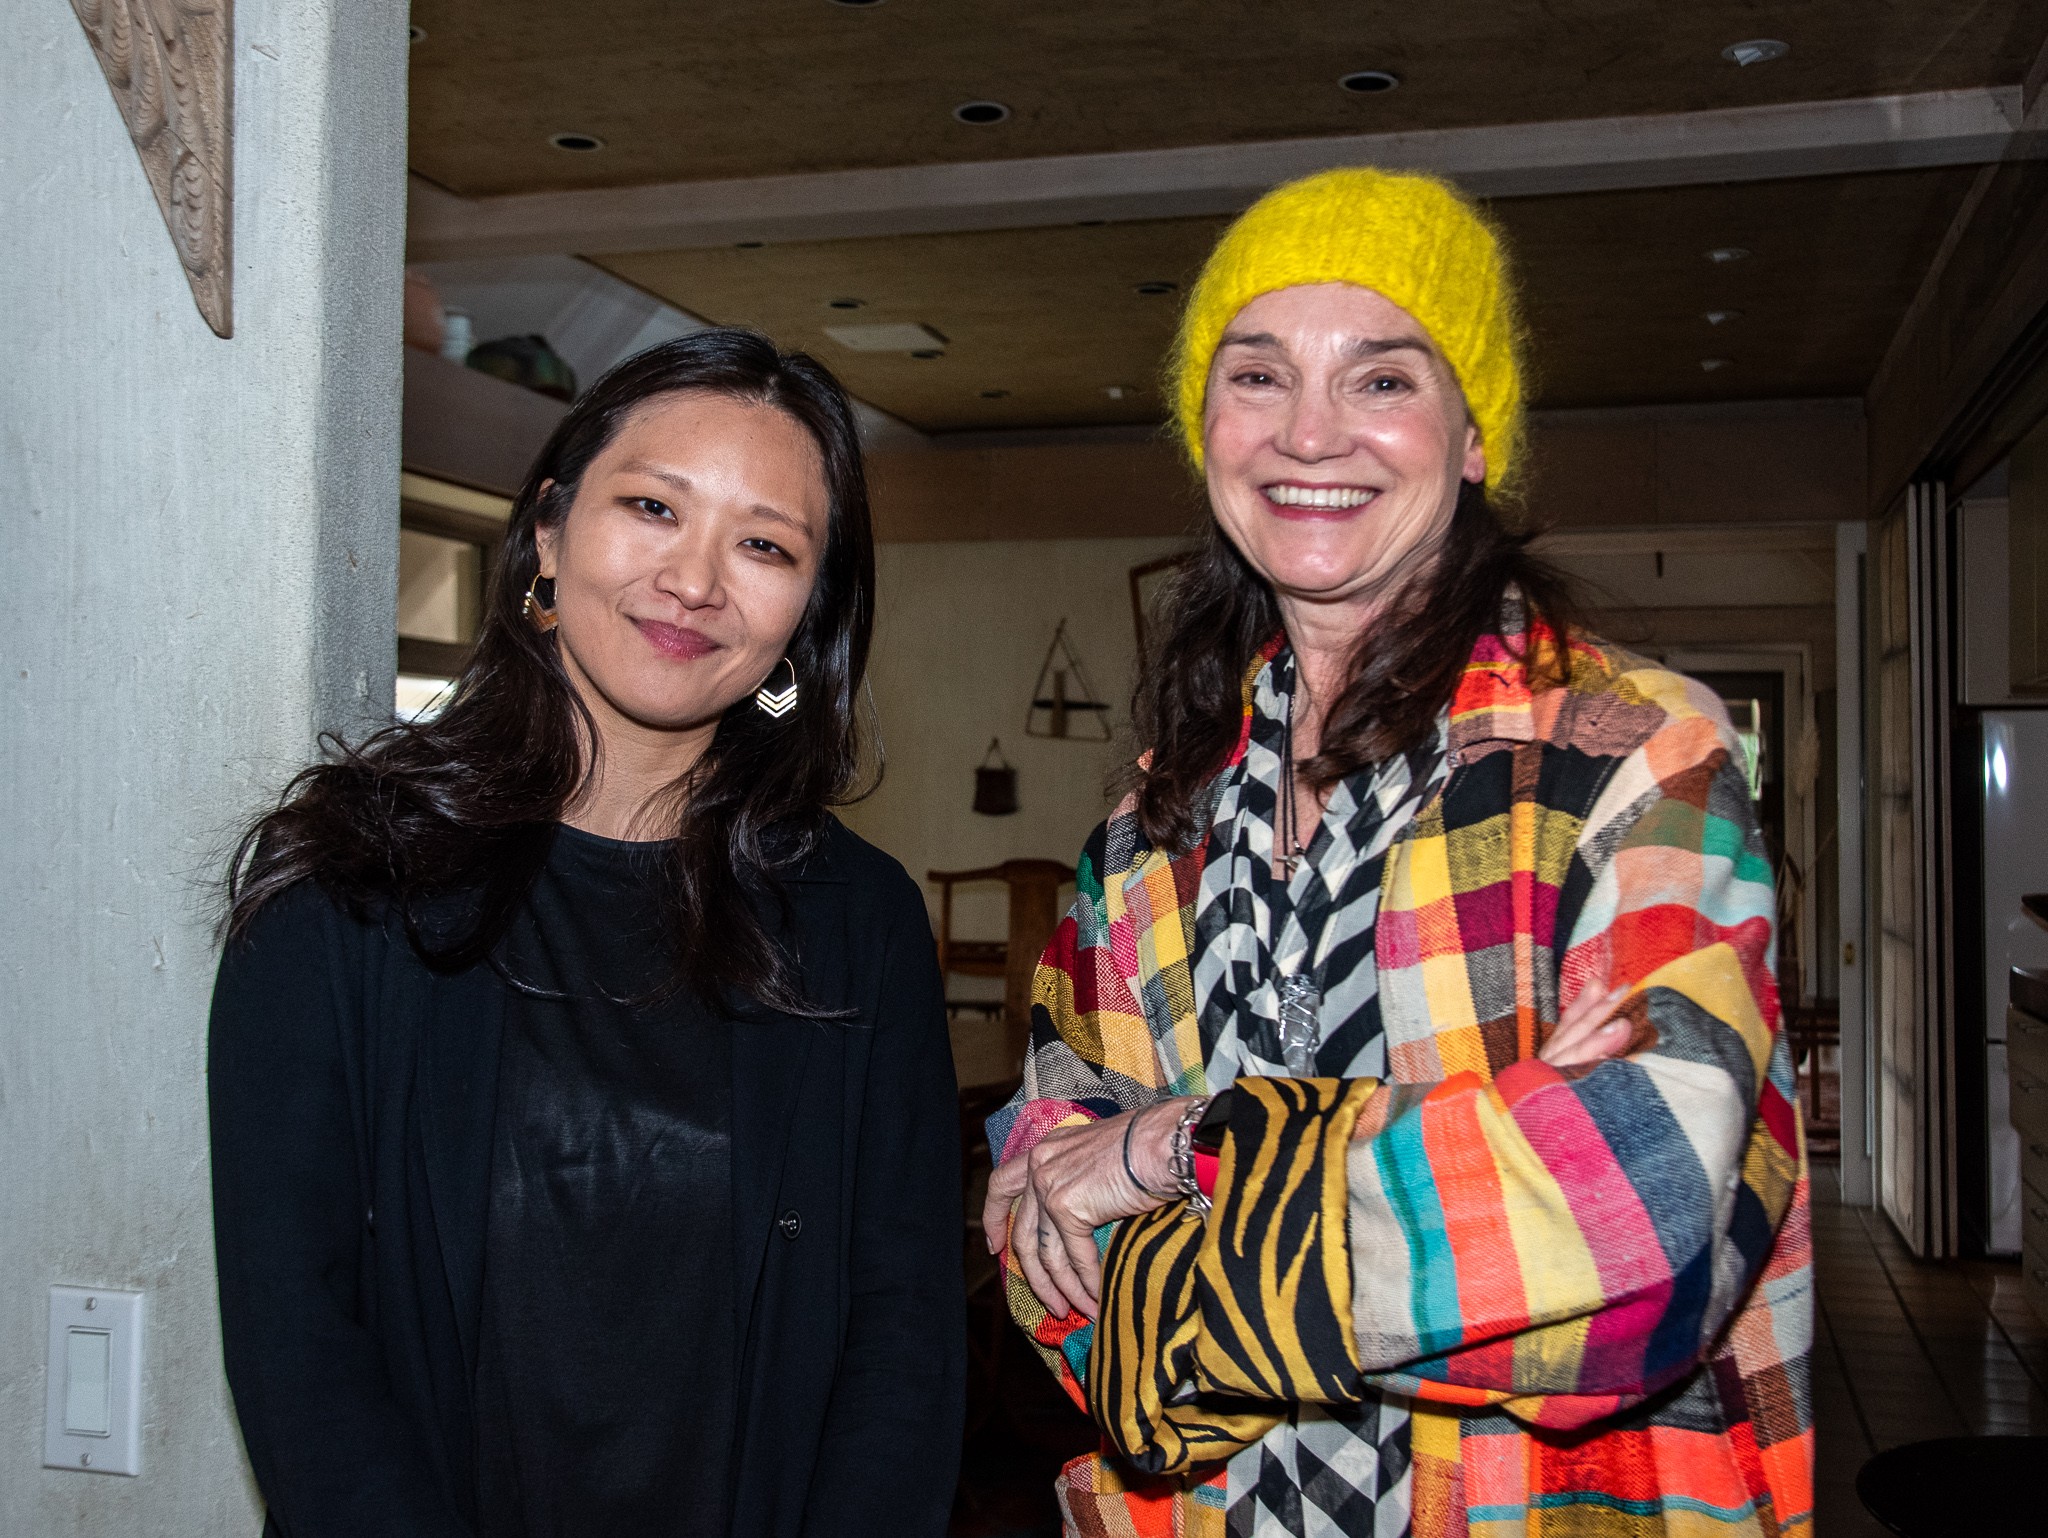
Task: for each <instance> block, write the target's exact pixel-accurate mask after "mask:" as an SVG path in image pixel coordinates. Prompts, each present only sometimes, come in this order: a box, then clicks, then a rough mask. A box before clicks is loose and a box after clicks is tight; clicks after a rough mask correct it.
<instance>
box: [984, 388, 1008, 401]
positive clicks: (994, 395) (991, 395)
mask: <svg viewBox="0 0 2048 1538" xmlns="http://www.w3.org/2000/svg"><path fill="white" fill-rule="evenodd" d="M1009 393H1010V392H1009V391H1008V390H983V391H982V392H981V398H982V399H983V400H985V401H999V400H1001V399H1002V398H1003V397H1004V396H1006V395H1008V394H1009Z"/></svg>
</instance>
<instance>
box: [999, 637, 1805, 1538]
mask: <svg viewBox="0 0 2048 1538" xmlns="http://www.w3.org/2000/svg"><path fill="white" fill-rule="evenodd" d="M1521 653H1522V644H1521V638H1518V637H1507V638H1503V637H1499V636H1489V637H1486V638H1483V639H1482V641H1481V643H1480V645H1479V646H1478V648H1477V649H1476V650H1475V652H1474V654H1473V657H1472V659H1471V661H1470V663H1469V664H1468V666H1467V668H1466V671H1465V676H1464V678H1463V680H1462V682H1461V684H1460V687H1459V689H1458V692H1457V696H1456V698H1455V700H1454V701H1453V704H1452V709H1451V732H1450V741H1451V750H1452V753H1453V756H1454V760H1455V763H1456V768H1455V769H1454V771H1453V773H1452V776H1451V779H1450V781H1449V783H1448V784H1447V785H1446V786H1445V788H1444V791H1443V793H1442V794H1441V795H1440V796H1439V797H1438V798H1437V799H1436V800H1435V801H1434V802H1432V803H1431V804H1430V805H1429V806H1428V807H1425V808H1424V809H1423V811H1422V812H1421V814H1420V815H1419V816H1418V817H1417V818H1416V820H1415V822H1414V823H1413V825H1412V826H1411V827H1410V828H1409V830H1408V831H1407V833H1406V834H1404V835H1403V837H1402V838H1401V840H1400V841H1399V842H1398V843H1397V844H1396V845H1395V846H1394V849H1393V850H1392V852H1391V853H1390V855H1389V857H1388V860H1387V866H1386V873H1385V877H1384V880H1383V884H1382V887H1381V894H1380V913H1379V921H1378V929H1377V934H1376V947H1377V960H1378V968H1379V974H1380V1000H1381V1010H1382V1017H1383V1023H1384V1028H1385V1030H1386V1032H1387V1039H1388V1062H1389V1071H1388V1075H1387V1078H1386V1080H1385V1081H1376V1080H1371V1079H1352V1080H1334V1079H1304V1080H1287V1079H1262V1080H1255V1081H1247V1086H1248V1090H1249V1092H1248V1093H1246V1094H1242V1095H1240V1097H1239V1104H1238V1106H1237V1108H1236V1110H1235V1111H1234V1113H1233V1120H1232V1126H1231V1128H1230V1130H1229V1133H1228V1135H1227V1137H1226V1141H1225V1148H1224V1157H1223V1161H1222V1175H1221V1180H1220V1184H1219V1187H1218V1193H1217V1202H1216V1209H1215V1211H1214V1213H1213V1214H1212V1215H1211V1216H1210V1217H1209V1219H1208V1220H1207V1221H1206V1222H1195V1221H1191V1220H1189V1219H1188V1218H1187V1217H1186V1215H1185V1213H1184V1212H1183V1211H1182V1209H1181V1208H1179V1207H1177V1206H1176V1207H1169V1208H1166V1209H1162V1210H1161V1211H1160V1212H1157V1213H1153V1214H1149V1215H1147V1216H1146V1217H1144V1218H1139V1219H1134V1220H1132V1221H1130V1222H1126V1223H1123V1224H1120V1225H1116V1227H1115V1229H1114V1230H1113V1231H1112V1230H1109V1229H1105V1230H1104V1231H1103V1234H1102V1236H1101V1237H1102V1239H1103V1241H1104V1244H1105V1249H1106V1255H1105V1282H1104V1292H1103V1314H1102V1319H1101V1321H1100V1323H1099V1324H1094V1325H1091V1324H1090V1323H1089V1322H1088V1321H1087V1320H1086V1319H1084V1318H1082V1317H1081V1316H1079V1315H1071V1316H1069V1317H1067V1318H1065V1319H1053V1318H1051V1317H1049V1316H1048V1315H1047V1314H1046V1312H1045V1310H1044V1309H1043V1308H1042V1307H1041V1306H1040V1305H1039V1303H1038V1301H1037V1299H1036V1298H1035V1297H1034V1296H1033V1295H1032V1293H1031V1291H1030V1289H1029V1287H1028V1286H1026V1285H1025V1283H1024V1281H1023V1278H1022V1275H1021V1273H1020V1272H1018V1271H1017V1270H1016V1268H1015V1266H1014V1264H1013V1262H1012V1259H1011V1257H1010V1255H1009V1254H1008V1252H1007V1251H1005V1253H1004V1256H1003V1262H1004V1266H1005V1271H1006V1275H1007V1280H1008V1292H1009V1299H1010V1305H1011V1309H1012V1311H1013V1313H1015V1315H1016V1316H1017V1319H1018V1321H1019V1323H1020V1324H1021V1325H1022V1326H1023V1327H1024V1329H1025V1331H1026V1332H1027V1333H1028V1334H1029V1335H1030V1337H1031V1339H1032V1340H1033V1341H1034V1342H1035V1343H1036V1344H1037V1345H1038V1346H1039V1347H1040V1349H1041V1351H1042V1352H1043V1354H1044V1355H1045V1356H1046V1358H1047V1360H1048V1362H1049V1363H1050V1364H1051V1365H1052V1366H1053V1368H1054V1369H1055V1371H1057V1372H1058V1373H1059V1375H1060V1376H1061V1378H1062V1380H1063V1382H1064V1383H1065V1385H1066V1387H1067V1389H1068V1391H1069V1393H1070V1394H1071V1395H1072V1396H1073V1397H1074V1399H1075V1401H1076V1402H1077V1403H1079V1404H1081V1405H1082V1406H1083V1407H1084V1408H1087V1409H1088V1410H1089V1411H1090V1413H1091V1414H1092V1415H1093V1416H1094V1417H1095V1419H1096V1421H1097V1423H1098V1424H1099V1425H1100V1426H1102V1427H1103V1428H1104V1432H1105V1446H1104V1451H1103V1453H1102V1454H1101V1455H1099V1456H1094V1457H1089V1458H1083V1459H1079V1460H1077V1461H1076V1462H1075V1463H1073V1464H1070V1465H1069V1466H1068V1467H1067V1469H1066V1470H1065V1471H1064V1472H1063V1474H1062V1477H1061V1481H1060V1490H1059V1495H1060V1500H1061V1504H1062V1508H1063V1510H1064V1511H1065V1513H1066V1517H1067V1522H1068V1530H1069V1531H1070V1532H1072V1533H1076V1534H1082V1535H1087V1538H1095V1535H1105V1538H1109V1535H1117V1538H1122V1535H1130V1538H1139V1535H1144V1538H1152V1535H1159V1538H1166V1535H1196V1534H1200V1535H1203V1538H1222V1534H1223V1533H1224V1513H1223V1505H1224V1490H1223V1486H1222V1478H1221V1471H1222V1464H1221V1461H1220V1460H1223V1459H1227V1458H1228V1457H1229V1456H1230V1455H1231V1454H1232V1453H1233V1452H1234V1451H1236V1450H1237V1449H1238V1448H1241V1447H1244V1446H1247V1445H1249V1444H1250V1443H1251V1442H1253V1441H1256V1440H1258V1439H1259V1438H1261V1437H1263V1436H1264V1435H1265V1434H1266V1432H1267V1430H1268V1429H1270V1427H1271V1426H1272V1425H1273V1424H1274V1422H1275V1419H1276V1416H1275V1412H1274V1410H1273V1403H1274V1402H1275V1401H1279V1402H1283V1403H1284V1402H1287V1401H1297V1402H1308V1401H1313V1402H1319V1403H1331V1404H1337V1403H1351V1404H1356V1403H1361V1402H1364V1400H1365V1399H1366V1398H1367V1396H1370V1395H1375V1394H1377V1395H1385V1396H1395V1397H1398V1399H1399V1400H1400V1401H1401V1402H1402V1403H1404V1404H1405V1405H1406V1406H1407V1408H1408V1409H1409V1410H1410V1412H1411V1413H1412V1416H1413V1443H1412V1446H1413V1457H1414V1471H1413V1523H1414V1532H1415V1533H1416V1534H1417V1535H1418V1538H1439V1535H1445V1538H1448V1535H1453V1534H1482V1535H1486V1538H1510V1535H1522V1534H1531V1533H1540V1534H1543V1535H1545V1538H1610V1535H1620V1534H1630V1535H1634V1534H1645V1535H1648V1534H1671V1535H1677V1534H1685V1535H1693V1534H1701V1535H1713V1538H1724V1535H1725V1538H1750V1535H1756V1538H1768V1535H1778V1534H1791V1535H1798V1538H1809V1535H1810V1533H1811V1527H1812V1515H1811V1514H1812V1457H1813V1443H1812V1429H1811V1428H1812V1413H1811V1402H1810V1393H1809V1388H1808V1373H1807V1367H1808V1356H1809V1353H1810V1350H1811V1337H1812V1276H1811V1267H1810V1257H1809V1250H1810V1245H1809V1234H1808V1226H1807V1195H1806V1178H1805V1160H1804V1152H1803V1144H1802V1136H1801V1132H1800V1128H1799V1122H1798V1115H1797V1110H1796V1096H1795V1095H1794V1093H1793V1076H1792V1067H1791V1062H1790V1058H1789V1054H1788V1052H1787V1048H1786V1045H1785V1043H1784V1041H1783V1039H1782V1038H1781V1037H1780V1035H1779V1033H1778V1002H1777V993H1776V988H1775V985H1774V983H1773V981H1772V975H1771V968H1772V912H1773V903H1772V892H1771V874H1770V869H1769V865H1768V863H1767V861H1766V860H1765V858H1764V855H1763V851H1762V845H1761V840H1760V838H1759V835H1758V833H1757V830H1756V822H1755V817H1754V814H1753V811H1752V809H1751V806H1750V802H1749V799H1748V793H1747V787H1746V785H1745V782H1744V779H1743V776H1742V773H1741V770H1740V768H1739V759H1738V756H1737V750H1736V745H1735V741H1734V737H1733V734H1732V732H1731V731H1730V729H1729V727H1728V724H1727V720H1726V717H1725V715H1724V714H1723V713H1722V711H1721V709H1720V707H1719V704H1718V702H1717V701H1716V700H1715V699H1714V698H1713V696H1712V695H1711V694H1710V693H1709V692H1708V691H1707V690H1705V689H1704V688H1702V687H1701V686H1699V685H1697V684H1694V683H1692V682H1690V681H1689V680H1687V679H1684V678H1681V677H1679V676H1678V675H1676V674H1673V673H1669V672H1666V671H1664V670H1663V669H1661V668H1658V667H1655V666H1653V665H1651V664H1649V663H1646V662H1644V661H1643V660H1641V659H1639V658H1635V657H1632V656H1630V655H1628V654H1626V653H1624V652H1621V651H1618V650H1616V649H1613V648H1609V647H1606V646H1603V645H1600V644H1598V643H1595V642H1592V641H1589V640H1575V641H1574V643H1573V645H1572V648H1571V650H1570V654H1569V657H1570V666H1569V678H1568V680H1567V681H1566V682H1564V683H1563V684H1562V685H1561V686H1556V687H1546V688H1532V685H1531V679H1530V676H1529V672H1528V670H1527V669H1525V667H1524V666H1523V663H1522V660H1521ZM1248 681H1249V680H1248ZM1247 708H1249V706H1247ZM1201 866H1202V852H1201V851H1200V850H1199V849H1198V850H1196V851H1194V852H1193V853H1191V854H1188V855H1183V856H1181V857H1179V858H1175V857H1173V856H1171V855H1170V854H1169V853H1167V852H1164V851H1160V850H1155V849H1152V848H1150V847H1149V846H1148V845H1147V844H1146V842H1145V840H1144V839H1143V837H1142V835H1141V834H1140V833H1139V830H1138V828H1137V824H1136V819H1135V816H1134V815H1133V813H1132V809H1131V806H1130V804H1129V803H1126V804H1125V805H1124V806H1122V807H1120V808H1118V810H1117V811H1116V812H1115V813H1114V814H1113V815H1112V816H1111V817H1110V819H1109V820H1108V822H1106V823H1105V824H1104V825H1103V826H1102V827H1100V828H1098V829H1097V830H1096V832H1095V834H1094V835H1093V837H1092V838H1091V839H1090V840H1089V843H1088V846H1087V848H1086V850H1085V852H1084V854H1083V858H1082V863H1081V867H1080V874H1079V889H1078V892H1077V895H1076V898H1075V903H1074V908H1073V910H1072V912H1071V913H1070V915H1069V916H1068V918H1067V919H1066V920H1065V921H1064V922H1063V923H1062V925H1061V927H1060V929H1059V931H1058V932H1057V933H1056V934H1055V935H1054V937H1053V940H1052V942H1051V944H1050V945H1049V946H1048V947H1047V949H1046V953H1045V956H1044V958H1043V960H1042V961H1041V963H1040V966H1039V972H1038V979H1037V983H1036V988H1035V993H1034V1005H1033V1032H1032V1045H1031V1055H1030V1057H1029V1059H1028V1061H1027V1063H1026V1065H1025V1078H1024V1085H1023V1088H1022V1090H1021V1091H1020V1092H1019V1094H1018V1096H1017V1098H1016V1099H1015V1100H1014V1101H1012V1102H1011V1104H1010V1105H1009V1106H1007V1107H1005V1109H1004V1110H1003V1111H1002V1112H1000V1113H999V1114H998V1115H997V1116H996V1117H994V1118H993V1119H992V1120H991V1122H990V1129H989V1130H990V1143H991V1146H992V1147H994V1148H997V1149H999V1150H1001V1157H1002V1160H1004V1161H1007V1160H1009V1159H1014V1158H1017V1157H1019V1156H1020V1155H1022V1154H1023V1153H1025V1152H1026V1151H1028V1150H1029V1149H1030V1148H1031V1147H1032V1146H1033V1145H1034V1144H1035V1143H1036V1142H1037V1141H1038V1140H1039V1139H1040V1138H1042V1137H1043V1136H1044V1135H1045V1134H1046V1132H1047V1131H1049V1130H1050V1129H1052V1128H1053V1127H1056V1126H1059V1125H1061V1124H1063V1123H1067V1122H1071V1121H1076V1120H1086V1119H1096V1118H1100V1117H1103V1116H1109V1115H1114V1114H1117V1113H1118V1112H1120V1111H1123V1110H1126V1109H1130V1108H1132V1107H1135V1106H1138V1105H1143V1104H1147V1103H1150V1102H1152V1101H1156V1100H1159V1099H1163V1098H1167V1097H1170V1096H1173V1095H1178V1094H1189V1093H1198V1092H1200V1091H1201V1090H1202V1088H1203V1087H1204V1081H1203V1063H1202V1049H1201V1041H1200V1035H1199V1030H1198V1021H1197V1014H1196V1010H1195V1004H1194V993H1193V989H1192V986H1191V984H1190V957H1189V950H1190V947H1191V944H1192V940H1193V932H1192V925H1191V915H1192V910H1193V904H1194V900H1195V896H1196V891H1197V886H1198V883H1199V880H1200V875H1201ZM1619 982H1627V983H1629V984H1631V985H1633V990H1634V991H1633V993H1632V994H1631V998H1630V1002H1629V1003H1628V1004H1627V1005H1626V1006H1625V1008H1626V1010H1627V1012H1628V1013H1629V1014H1630V1015H1631V1017H1632V1018H1633V1019H1634V1021H1635V1026H1636V1030H1635V1036H1634V1038H1633V1040H1632V1042H1631V1046H1630V1050H1629V1052H1628V1053H1627V1055H1626V1056H1624V1057H1621V1058H1617V1059H1615V1060H1613V1061H1611V1062H1607V1063H1602V1064H1600V1065H1598V1066H1597V1067H1593V1068H1590V1069H1579V1070H1568V1071H1559V1070H1556V1069H1553V1068H1551V1067H1549V1066H1548V1065H1546V1064H1544V1063H1542V1062H1541V1061H1539V1060H1538V1059H1537V1057H1536V1052H1537V1049H1538V1047H1539V1046H1540V1044H1541V1042H1542V1041H1543V1040H1544V1038H1545V1036H1546V1034H1547V1032H1548V1031H1549V1030H1550V1029H1552V1027H1553V1026H1554V1024H1555V1022H1556V1020H1557V1017H1558V1014H1559V1011H1560V1007H1561V1005H1562V1003H1563V1002H1564V1001H1565V1000H1567V999H1569V998H1571V997H1573V996H1575V995H1576V994H1577V993H1578V991H1579V990H1580V989H1582V988H1589V987H1590V988H1598V989H1605V988H1607V987H1609V986H1612V985H1613V984H1615V983H1619ZM1188 1385H1192V1386H1193V1387H1194V1388H1195V1389H1197V1390H1199V1392H1198V1393H1196V1394H1194V1395H1193V1397H1186V1390H1187V1386H1188ZM1146 1470H1152V1471H1156V1472H1151V1473H1147V1472H1145V1471H1146Z"/></svg>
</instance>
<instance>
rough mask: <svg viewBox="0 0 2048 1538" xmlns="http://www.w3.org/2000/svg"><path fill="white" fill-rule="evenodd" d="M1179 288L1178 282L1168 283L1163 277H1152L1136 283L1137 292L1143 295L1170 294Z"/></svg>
mask: <svg viewBox="0 0 2048 1538" xmlns="http://www.w3.org/2000/svg"><path fill="white" fill-rule="evenodd" d="M1179 288H1180V285H1179V284H1178V283H1169V282H1167V281H1166V279H1164V278H1152V279H1150V280H1149V281H1147V282H1144V283H1140V284H1138V285H1137V289H1138V292H1139V293H1141V294H1145V295H1157V294H1171V293H1174V292H1175V291H1177V290H1178V289H1179Z"/></svg>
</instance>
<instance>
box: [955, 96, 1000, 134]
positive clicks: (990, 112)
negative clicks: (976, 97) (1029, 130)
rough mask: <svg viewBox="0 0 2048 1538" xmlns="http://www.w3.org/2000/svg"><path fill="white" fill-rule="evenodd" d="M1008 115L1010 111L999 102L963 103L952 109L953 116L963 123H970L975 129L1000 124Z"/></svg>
mask: <svg viewBox="0 0 2048 1538" xmlns="http://www.w3.org/2000/svg"><path fill="white" fill-rule="evenodd" d="M1009 115H1010V109H1009V108H1008V107H1005V106H1004V105H1003V104H1002V103H1001V102H999V101H963V102H962V103H960V105H959V106H957V107H955V108H954V109H953V116H955V117H956V118H958V119H959V120H960V121H961V122H963V123H972V124H973V125H974V126H975V127H976V128H986V127H987V126H988V125H989V124H991V123H1000V122H1002V121H1003V120H1004V119H1005V118H1007V117H1009Z"/></svg>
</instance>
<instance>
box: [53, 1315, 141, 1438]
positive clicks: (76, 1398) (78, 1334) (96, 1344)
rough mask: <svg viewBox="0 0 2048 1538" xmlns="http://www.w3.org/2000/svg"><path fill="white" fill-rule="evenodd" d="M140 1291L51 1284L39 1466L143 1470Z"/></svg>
mask: <svg viewBox="0 0 2048 1538" xmlns="http://www.w3.org/2000/svg"><path fill="white" fill-rule="evenodd" d="M142 1296H143V1295H142V1294H141V1293H139V1292H115V1291H111V1290H109V1289H107V1288H103V1287H52V1288H51V1289H50V1354H49V1376H48V1384H47V1393H46V1395H45V1397H44V1409H43V1464H44V1466H45V1467H47V1468H53V1469H83V1470H86V1471H88V1472H90V1473H94V1474H140V1473H141V1472H142V1314H143V1310H142Z"/></svg>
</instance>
